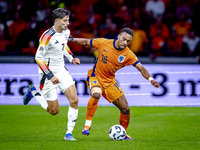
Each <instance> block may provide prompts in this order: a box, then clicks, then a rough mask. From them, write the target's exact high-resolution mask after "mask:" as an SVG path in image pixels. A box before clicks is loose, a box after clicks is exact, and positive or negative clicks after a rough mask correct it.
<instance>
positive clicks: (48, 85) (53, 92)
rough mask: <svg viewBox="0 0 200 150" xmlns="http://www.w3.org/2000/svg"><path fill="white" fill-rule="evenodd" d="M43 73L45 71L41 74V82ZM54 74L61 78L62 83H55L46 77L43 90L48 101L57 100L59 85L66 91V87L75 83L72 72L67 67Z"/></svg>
mask: <svg viewBox="0 0 200 150" xmlns="http://www.w3.org/2000/svg"><path fill="white" fill-rule="evenodd" d="M43 75H44V74H43V73H40V74H39V81H40V83H41V80H42V77H43ZM54 75H55V76H56V77H57V78H58V79H59V80H60V83H58V84H55V85H53V83H52V82H51V81H50V80H48V79H47V78H46V79H45V80H44V84H43V85H44V86H43V88H42V90H41V91H42V95H43V96H44V98H45V99H46V100H47V101H55V100H56V99H57V98H58V96H57V87H58V88H59V89H60V90H61V91H62V92H63V93H64V92H65V90H66V89H68V88H69V87H70V86H71V85H73V84H75V81H74V80H73V79H72V76H71V74H70V73H69V72H68V71H67V70H66V69H65V68H64V69H63V70H62V71H60V72H58V73H55V74H54Z"/></svg>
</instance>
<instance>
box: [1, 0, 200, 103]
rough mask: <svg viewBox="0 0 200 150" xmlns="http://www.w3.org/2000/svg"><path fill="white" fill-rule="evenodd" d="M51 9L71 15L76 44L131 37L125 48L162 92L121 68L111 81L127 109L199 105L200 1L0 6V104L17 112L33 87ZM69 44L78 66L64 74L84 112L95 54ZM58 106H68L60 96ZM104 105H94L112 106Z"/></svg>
mask: <svg viewBox="0 0 200 150" xmlns="http://www.w3.org/2000/svg"><path fill="white" fill-rule="evenodd" d="M57 7H61V8H65V9H68V10H70V11H71V15H70V26H69V29H70V31H71V35H72V36H74V37H82V38H98V37H104V38H116V36H117V34H118V33H119V31H120V30H121V29H122V28H123V27H130V28H131V29H133V31H134V37H133V39H132V41H131V44H130V45H129V47H130V48H131V50H132V51H133V52H134V53H135V54H136V55H137V56H138V58H139V60H140V62H141V63H142V64H143V65H144V66H145V67H147V69H149V71H150V72H151V73H152V75H153V76H154V78H156V80H158V81H159V82H160V83H161V85H162V86H161V88H160V89H159V90H156V89H154V88H153V87H151V86H150V84H149V82H148V81H146V80H144V79H143V78H142V76H141V75H140V74H138V72H137V70H135V69H134V68H133V67H131V66H130V67H125V68H124V69H122V70H120V71H119V72H118V73H117V76H116V79H117V80H118V81H119V83H120V85H121V87H122V88H123V89H124V91H125V93H126V96H127V98H128V101H129V103H130V105H132V106H154V105H155V106H157V105H164V106H199V105H200V102H199V95H200V69H199V68H200V67H199V63H200V59H199V57H200V21H199V20H200V15H199V14H200V9H199V8H200V1H199V0H192V1H191V0H134V1H130V0H73V1H66V0H65V1H64V0H15V1H14V0H0V104H22V101H21V100H22V96H23V93H24V92H25V91H26V88H27V86H28V84H30V83H33V84H35V85H36V86H37V85H38V75H37V64H36V62H35V60H34V55H35V52H36V50H37V46H38V41H39V37H40V36H41V34H42V33H43V32H44V31H45V30H47V29H48V28H50V27H51V26H52V25H53V22H52V20H51V12H52V10H53V9H55V8H57ZM68 44H69V47H70V49H71V51H72V52H73V53H74V55H76V56H77V57H79V58H80V60H81V63H82V64H81V65H80V66H78V67H74V66H71V64H69V63H67V61H66V66H67V67H68V69H69V71H70V73H71V74H72V76H73V77H74V79H75V80H76V81H77V84H76V86H77V88H78V93H79V97H80V99H83V101H81V103H80V104H81V105H86V104H87V100H88V98H89V94H88V93H89V92H88V89H87V88H86V86H85V78H86V74H87V70H88V69H89V68H91V67H92V65H93V63H94V61H95V57H96V55H97V52H96V49H93V48H86V47H83V46H79V45H76V44H74V43H72V42H69V43H68ZM125 79H126V80H125ZM58 93H60V91H58ZM59 99H60V101H61V104H63V105H68V103H67V102H63V103H62V101H66V100H64V97H63V95H60V96H59ZM62 99H63V100H62ZM133 100H134V101H133ZM104 101H105V100H102V103H100V105H110V104H108V103H107V102H106V101H105V102H104ZM136 101H140V103H137V102H136ZM32 104H36V102H35V101H33V102H32Z"/></svg>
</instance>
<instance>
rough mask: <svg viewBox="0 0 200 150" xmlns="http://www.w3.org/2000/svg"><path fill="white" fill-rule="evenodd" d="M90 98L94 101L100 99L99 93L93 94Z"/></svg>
mask: <svg viewBox="0 0 200 150" xmlns="http://www.w3.org/2000/svg"><path fill="white" fill-rule="evenodd" d="M92 97H93V98H94V99H97V100H99V99H100V97H101V95H100V94H99V93H93V94H92Z"/></svg>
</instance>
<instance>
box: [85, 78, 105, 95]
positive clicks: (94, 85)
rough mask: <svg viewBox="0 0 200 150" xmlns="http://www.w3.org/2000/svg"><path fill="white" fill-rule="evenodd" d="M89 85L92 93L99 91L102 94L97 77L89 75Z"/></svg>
mask: <svg viewBox="0 0 200 150" xmlns="http://www.w3.org/2000/svg"><path fill="white" fill-rule="evenodd" d="M87 86H88V88H89V90H90V93H91V95H93V94H95V93H98V94H99V95H100V96H101V94H102V87H101V84H100V83H99V81H98V79H97V78H96V77H91V76H90V77H89V76H88V77H87Z"/></svg>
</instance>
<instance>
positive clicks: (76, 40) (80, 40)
mask: <svg viewBox="0 0 200 150" xmlns="http://www.w3.org/2000/svg"><path fill="white" fill-rule="evenodd" d="M90 40H91V39H85V38H73V37H72V36H70V37H69V41H70V42H74V43H76V44H79V45H85V46H90Z"/></svg>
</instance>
